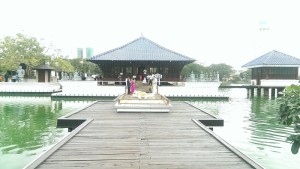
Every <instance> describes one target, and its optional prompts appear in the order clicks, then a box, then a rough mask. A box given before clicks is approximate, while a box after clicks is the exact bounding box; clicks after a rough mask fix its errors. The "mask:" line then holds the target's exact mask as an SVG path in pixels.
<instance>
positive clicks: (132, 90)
mask: <svg viewBox="0 0 300 169" xmlns="http://www.w3.org/2000/svg"><path fill="white" fill-rule="evenodd" d="M134 90H135V78H132V80H131V89H130V92H131V94H133V93H134Z"/></svg>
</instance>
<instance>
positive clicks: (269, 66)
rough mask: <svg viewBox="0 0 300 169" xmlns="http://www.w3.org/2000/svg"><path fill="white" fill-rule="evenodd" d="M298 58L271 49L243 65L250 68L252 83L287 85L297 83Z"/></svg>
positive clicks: (299, 61) (299, 60) (299, 63)
mask: <svg viewBox="0 0 300 169" xmlns="http://www.w3.org/2000/svg"><path fill="white" fill-rule="evenodd" d="M299 66H300V59H298V58H295V57H293V56H290V55H287V54H284V53H281V52H278V51H276V50H273V51H271V52H268V53H266V54H264V55H262V56H260V57H258V58H256V59H254V60H252V61H250V62H248V63H246V64H245V65H243V66H242V67H244V68H249V69H251V70H252V80H251V84H252V85H260V86H289V85H291V84H298V81H299V80H298V68H299Z"/></svg>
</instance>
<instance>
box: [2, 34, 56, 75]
mask: <svg viewBox="0 0 300 169" xmlns="http://www.w3.org/2000/svg"><path fill="white" fill-rule="evenodd" d="M43 51H44V47H42V46H41V45H40V43H39V42H38V41H37V40H36V38H33V37H27V36H25V35H23V34H20V33H19V34H17V35H16V37H11V36H6V37H4V39H1V40H0V60H1V62H0V69H1V71H2V72H7V71H10V70H16V69H17V68H18V66H19V65H20V64H21V63H24V64H26V65H27V69H26V74H25V76H28V75H29V72H30V70H31V68H32V67H34V66H37V65H38V64H41V63H43V62H45V61H50V59H51V58H50V56H46V55H45V54H44V53H43Z"/></svg>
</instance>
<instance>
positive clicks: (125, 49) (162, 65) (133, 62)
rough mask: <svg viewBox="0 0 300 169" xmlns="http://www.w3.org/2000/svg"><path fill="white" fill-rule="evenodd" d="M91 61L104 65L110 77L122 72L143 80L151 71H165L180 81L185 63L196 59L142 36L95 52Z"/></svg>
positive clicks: (168, 78) (167, 76) (167, 77)
mask: <svg viewBox="0 0 300 169" xmlns="http://www.w3.org/2000/svg"><path fill="white" fill-rule="evenodd" d="M89 61H90V62H93V63H96V64H98V65H99V66H100V68H101V69H102V72H103V74H104V78H105V79H106V80H117V77H118V76H119V75H120V74H121V73H122V75H123V77H128V76H129V77H132V76H136V78H137V80H139V77H140V76H143V74H144V72H147V74H152V73H153V74H154V73H159V74H161V75H162V80H163V81H179V80H180V72H181V70H182V68H183V66H184V65H186V64H189V63H192V62H194V61H195V59H192V58H189V57H187V56H184V55H182V54H179V53H177V52H174V51H172V50H169V49H166V48H164V47H162V46H160V45H158V44H156V43H154V42H153V41H151V40H149V39H147V38H145V37H143V36H142V37H140V38H138V39H136V40H134V41H132V42H130V43H128V44H125V45H123V46H121V47H118V48H115V49H112V50H109V51H107V52H104V53H102V54H98V55H95V56H93V57H92V58H91V59H90V60H89Z"/></svg>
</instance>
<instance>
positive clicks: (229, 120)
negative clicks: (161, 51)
mask: <svg viewBox="0 0 300 169" xmlns="http://www.w3.org/2000/svg"><path fill="white" fill-rule="evenodd" d="M227 92H228V94H229V96H230V100H229V101H192V103H193V104H194V105H196V106H197V107H199V108H201V109H203V110H205V111H207V112H210V113H213V114H216V115H218V116H219V117H221V118H223V119H224V121H225V126H224V127H218V128H214V131H215V133H217V134H218V135H219V136H221V137H222V138H223V139H224V140H226V141H227V142H229V143H230V144H232V145H233V146H235V147H236V148H238V149H239V150H240V151H242V152H243V153H244V154H246V155H247V156H249V157H250V158H252V159H253V160H255V161H256V162H257V163H259V164H260V165H262V166H263V167H265V168H266V169H283V168H288V169H294V168H295V169H296V168H300V167H299V164H298V163H299V162H300V154H298V155H293V154H292V153H291V152H290V146H291V144H290V143H288V142H286V137H287V136H288V135H289V134H290V133H292V132H293V128H291V127H286V126H283V125H280V124H278V121H277V119H276V117H277V113H276V104H277V102H276V100H274V99H268V98H266V99H262V98H256V97H254V98H247V97H246V90H245V89H231V90H228V91H227ZM90 103H92V101H63V100H61V101H53V100H51V98H50V97H0V168H3V169H19V168H22V167H24V166H26V165H27V164H28V163H30V162H31V161H32V160H34V159H35V158H36V157H37V156H39V155H40V154H42V153H43V152H45V151H46V150H47V149H49V148H50V147H51V146H53V145H54V144H55V143H56V142H57V141H59V140H60V139H62V137H64V136H65V135H66V134H67V130H66V129H57V128H56V120H57V118H59V117H61V116H62V115H65V114H67V113H70V112H73V111H76V110H78V109H81V108H83V107H85V106H87V105H88V104H90Z"/></svg>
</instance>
